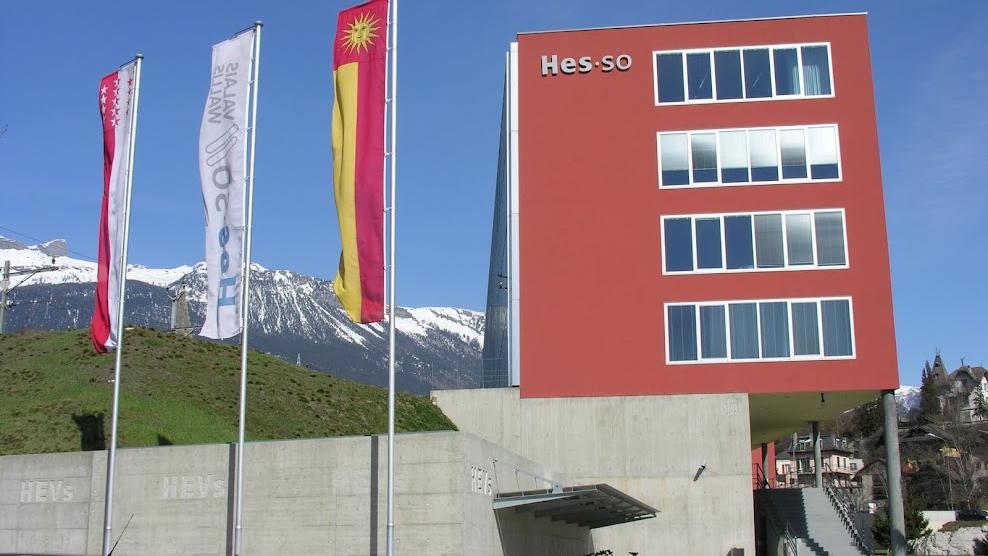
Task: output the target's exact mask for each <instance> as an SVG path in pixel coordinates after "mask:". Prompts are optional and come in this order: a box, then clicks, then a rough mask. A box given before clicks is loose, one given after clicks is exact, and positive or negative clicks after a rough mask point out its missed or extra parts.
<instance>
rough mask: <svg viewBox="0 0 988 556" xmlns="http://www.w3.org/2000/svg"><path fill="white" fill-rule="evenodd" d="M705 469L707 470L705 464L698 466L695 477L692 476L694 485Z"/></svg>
mask: <svg viewBox="0 0 988 556" xmlns="http://www.w3.org/2000/svg"><path fill="white" fill-rule="evenodd" d="M706 469H707V464H705V463H704V464H701V465H700V467H699V469H697V470H696V475H693V482H694V483H695V482H696V481H697V479H699V478H700V475H702V474H703V471H704V470H706Z"/></svg>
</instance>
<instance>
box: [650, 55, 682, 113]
mask: <svg viewBox="0 0 988 556" xmlns="http://www.w3.org/2000/svg"><path fill="white" fill-rule="evenodd" d="M655 63H656V65H657V66H658V69H657V70H656V72H655V73H656V75H657V76H658V79H659V83H658V87H659V102H683V100H685V99H684V98H683V53H682V52H672V53H669V54H659V55H657V56H656V57H655Z"/></svg>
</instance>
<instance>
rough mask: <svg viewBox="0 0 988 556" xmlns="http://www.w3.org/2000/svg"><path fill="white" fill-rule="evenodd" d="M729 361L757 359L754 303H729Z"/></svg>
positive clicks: (756, 327) (756, 321)
mask: <svg viewBox="0 0 988 556" xmlns="http://www.w3.org/2000/svg"><path fill="white" fill-rule="evenodd" d="M730 316H731V359H758V314H757V313H756V312H755V304H754V303H731V305H730Z"/></svg>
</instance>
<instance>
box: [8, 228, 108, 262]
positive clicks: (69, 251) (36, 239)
mask: <svg viewBox="0 0 988 556" xmlns="http://www.w3.org/2000/svg"><path fill="white" fill-rule="evenodd" d="M0 230H4V231H5V232H10V233H12V234H14V235H17V236H20V237H22V238H24V239H28V240H31V241H36V242H38V244H39V245H40V244H44V243H48V241H46V240H43V239H39V238H36V237H33V236H29V235H27V234H24V233H21V232H18V231H17V230H11V229H10V228H8V227H6V226H0ZM66 243H68V242H66ZM66 251H67V252H68V253H71V254H72V255H75V256H76V257H79V258H80V259H85V260H87V261H89V262H93V263H95V262H96V257H91V256H89V255H86V254H85V253H80V252H78V251H73V250H72V249H66Z"/></svg>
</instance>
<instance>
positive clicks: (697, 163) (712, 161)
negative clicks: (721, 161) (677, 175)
mask: <svg viewBox="0 0 988 556" xmlns="http://www.w3.org/2000/svg"><path fill="white" fill-rule="evenodd" d="M690 150H691V153H692V155H693V183H702V182H716V181H717V135H716V134H715V133H693V134H691V135H690Z"/></svg>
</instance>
